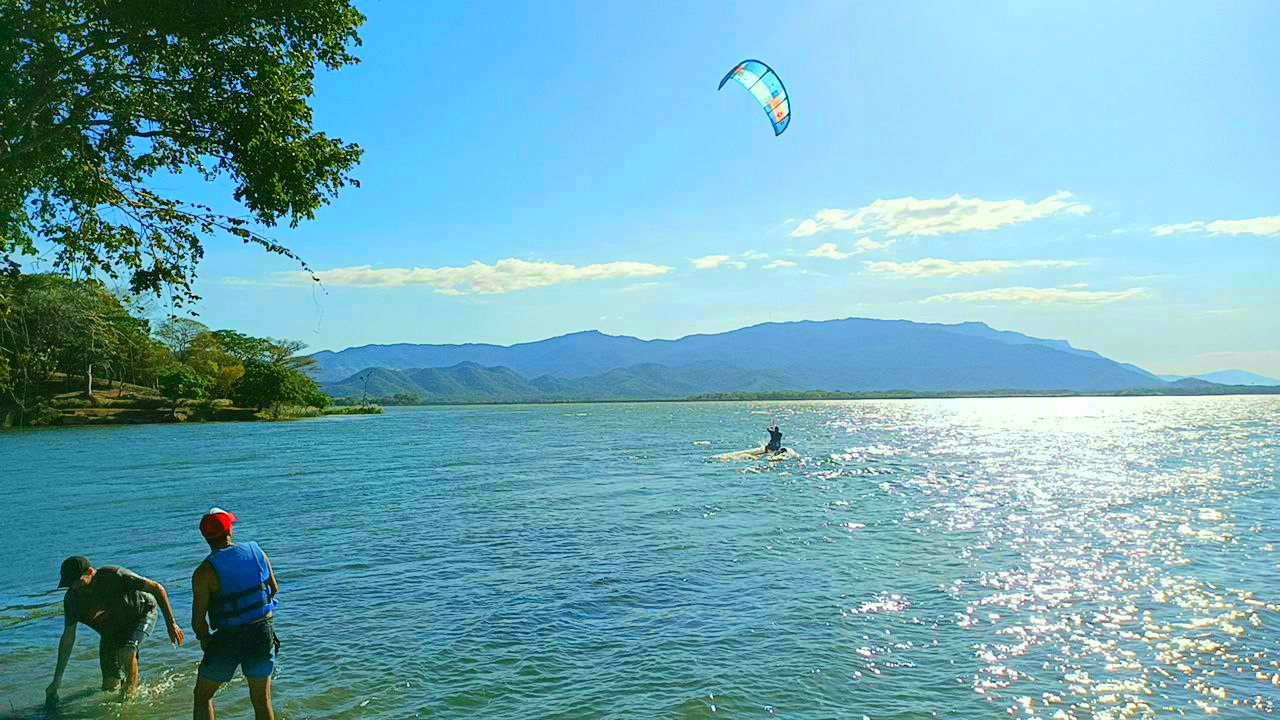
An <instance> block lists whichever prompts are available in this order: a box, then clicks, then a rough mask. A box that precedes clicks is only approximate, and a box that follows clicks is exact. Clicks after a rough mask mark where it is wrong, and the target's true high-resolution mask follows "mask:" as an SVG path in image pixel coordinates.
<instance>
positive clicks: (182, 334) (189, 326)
mask: <svg viewBox="0 0 1280 720" xmlns="http://www.w3.org/2000/svg"><path fill="white" fill-rule="evenodd" d="M207 332H209V326H207V325H205V324H204V323H202V322H197V321H195V320H192V319H191V318H183V317H173V318H168V319H167V320H165V321H164V322H162V323H160V326H159V327H157V328H156V331H155V339H156V341H157V342H159V343H160V344H161V345H163V346H165V347H166V348H168V349H169V352H171V353H173V356H174V357H176V358H179V359H185V355H186V354H187V351H188V350H190V349H191V345H192V344H193V343H194V342H195V341H196V338H198V337H200V336H201V335H203V334H205V333H207Z"/></svg>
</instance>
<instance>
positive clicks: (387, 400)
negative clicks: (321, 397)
mask: <svg viewBox="0 0 1280 720" xmlns="http://www.w3.org/2000/svg"><path fill="white" fill-rule="evenodd" d="M370 402H371V403H372V404H373V405H374V406H378V405H384V406H388V407H391V406H402V405H425V404H426V401H425V400H423V399H422V396H421V395H419V394H417V393H396V394H395V395H388V396H386V397H380V398H370V399H368V400H365V399H363V398H359V397H355V396H354V395H352V396H349V397H340V398H334V400H333V404H334V405H338V406H342V407H359V406H361V405H364V404H366V403H370Z"/></svg>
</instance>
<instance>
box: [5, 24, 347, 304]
mask: <svg viewBox="0 0 1280 720" xmlns="http://www.w3.org/2000/svg"><path fill="white" fill-rule="evenodd" d="M363 21H364V16H363V15H361V14H360V13H359V12H358V11H357V10H355V8H353V7H352V6H351V3H350V0H251V1H247V2H209V1H208V0H165V2H153V1H151V0H56V1H51V0H0V266H7V267H8V268H9V269H10V270H11V271H16V269H17V261H18V259H19V258H20V257H21V256H23V255H28V256H29V255H36V254H37V253H39V252H42V248H44V247H52V248H53V250H54V252H52V253H50V256H51V257H52V258H53V262H54V264H55V267H56V269H57V270H59V271H60V272H64V273H77V274H83V276H86V277H94V276H96V277H109V278H113V279H114V278H124V279H125V280H127V282H128V286H129V288H130V290H131V291H132V292H134V293H143V292H153V293H159V292H160V291H162V290H165V289H168V290H170V291H171V298H172V300H173V301H174V302H175V304H179V305H180V304H183V303H184V302H188V301H191V300H193V299H195V298H196V297H197V296H196V295H195V293H194V291H193V290H192V281H193V280H194V279H195V276H196V265H197V263H198V262H199V260H200V258H201V257H202V256H203V253H204V243H205V242H206V241H207V240H208V239H209V238H211V237H214V236H216V235H217V234H219V233H225V234H228V235H231V236H234V237H236V238H239V239H240V240H242V241H244V242H246V243H256V244H258V245H260V246H262V247H263V248H265V249H267V250H268V251H271V252H274V253H279V254H282V255H285V256H287V257H290V258H294V259H295V260H299V262H301V260H300V259H299V258H298V257H297V256H296V255H295V254H294V253H293V252H292V251H291V250H289V249H288V248H286V247H284V246H283V245H281V244H279V243H277V242H275V241H273V240H271V239H270V238H268V237H266V236H264V235H262V234H261V233H259V232H257V231H256V230H254V229H253V228H254V227H255V225H254V223H257V226H262V227H272V226H275V225H277V224H278V223H279V222H281V221H285V222H288V223H289V224H290V225H291V226H296V225H297V224H298V223H299V222H300V221H302V220H305V219H309V218H311V217H313V216H314V214H315V212H316V210H317V209H319V208H320V207H321V206H322V205H324V204H326V203H327V202H328V201H329V200H330V199H331V198H333V197H334V196H335V195H336V193H337V192H338V191H339V190H340V189H341V188H343V187H344V186H347V185H356V184H358V183H357V182H356V181H355V180H354V179H353V178H352V177H351V175H350V172H351V170H352V168H353V167H354V166H355V165H356V163H357V162H358V161H359V159H360V153H361V151H360V148H359V147H357V146H356V145H353V144H350V143H346V142H344V141H342V140H341V139H338V138H331V137H329V136H327V135H326V134H325V133H323V132H320V131H318V130H317V129H315V127H314V126H313V118H312V111H311V108H310V106H309V105H308V98H309V97H310V96H311V95H312V92H313V89H314V77H315V70H316V68H317V67H323V68H326V69H329V70H337V69H339V68H342V67H343V66H346V65H350V64H353V63H355V62H357V59H356V57H355V56H354V55H353V54H352V49H353V48H354V47H356V46H358V45H359V42H360V40H359V36H358V34H357V31H358V29H359V27H360V25H361V24H362V23H363ZM182 172H194V173H197V174H198V175H199V176H201V177H203V178H204V179H205V180H207V181H213V180H216V179H222V180H223V181H227V182H229V183H230V184H231V186H232V187H233V197H234V200H235V201H236V202H238V203H240V204H241V205H243V207H244V208H245V209H246V210H247V211H248V215H247V216H245V215H235V216H233V215H229V214H225V213H222V212H219V211H215V210H214V209H213V208H212V207H209V206H207V205H202V204H199V203H194V202H191V201H189V200H186V199H183V198H181V197H173V196H170V195H168V194H166V193H165V192H163V191H161V190H159V189H157V187H156V185H158V183H152V182H150V181H152V180H153V179H154V178H155V177H156V176H157V175H160V174H166V173H175V174H176V173H182ZM303 267H306V266H305V264H304V265H303Z"/></svg>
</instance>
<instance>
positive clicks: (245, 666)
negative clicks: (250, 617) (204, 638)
mask: <svg viewBox="0 0 1280 720" xmlns="http://www.w3.org/2000/svg"><path fill="white" fill-rule="evenodd" d="M276 642H277V640H276V632H275V625H274V623H273V622H272V619H271V618H264V619H262V620H259V621H257V622H254V623H249V624H248V625H244V626H241V627H235V628H227V629H225V630H219V631H218V632H216V633H214V634H213V637H211V638H209V642H207V643H205V648H204V659H202V660H201V661H200V671H199V673H198V677H199V679H201V680H208V681H209V682H215V683H225V682H229V681H230V680H231V678H233V677H235V674H236V668H240V670H241V671H242V672H243V673H244V676H245V678H247V679H249V680H261V679H263V678H269V677H271V673H272V671H274V670H275V667H276V660H275V650H276Z"/></svg>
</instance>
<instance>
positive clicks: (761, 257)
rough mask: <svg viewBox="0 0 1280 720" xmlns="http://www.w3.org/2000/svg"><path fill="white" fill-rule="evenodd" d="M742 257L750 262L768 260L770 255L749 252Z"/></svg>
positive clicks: (753, 251)
mask: <svg viewBox="0 0 1280 720" xmlns="http://www.w3.org/2000/svg"><path fill="white" fill-rule="evenodd" d="M742 257H744V258H746V259H748V260H768V259H769V253H762V252H756V251H755V250H748V251H746V252H744V253H742Z"/></svg>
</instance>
